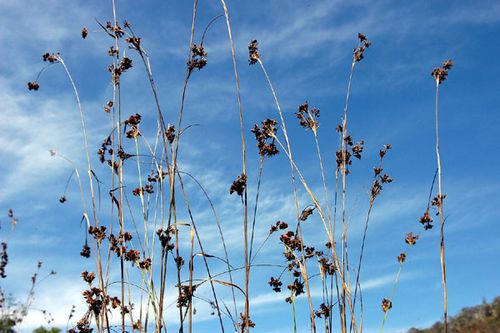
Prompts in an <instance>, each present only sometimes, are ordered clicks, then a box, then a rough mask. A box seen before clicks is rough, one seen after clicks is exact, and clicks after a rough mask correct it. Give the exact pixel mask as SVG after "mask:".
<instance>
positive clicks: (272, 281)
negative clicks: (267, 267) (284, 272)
mask: <svg viewBox="0 0 500 333" xmlns="http://www.w3.org/2000/svg"><path fill="white" fill-rule="evenodd" d="M268 284H269V285H270V286H271V287H272V288H273V290H274V291H275V292H277V293H279V292H280V291H281V286H282V285H283V283H281V281H280V279H279V278H277V279H275V278H273V277H271V279H270V280H269V282H268Z"/></svg>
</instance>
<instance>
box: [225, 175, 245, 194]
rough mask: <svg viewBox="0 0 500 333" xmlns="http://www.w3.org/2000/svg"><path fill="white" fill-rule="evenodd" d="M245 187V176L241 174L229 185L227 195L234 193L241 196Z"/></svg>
mask: <svg viewBox="0 0 500 333" xmlns="http://www.w3.org/2000/svg"><path fill="white" fill-rule="evenodd" d="M246 187H247V176H246V175H245V174H243V173H242V174H241V175H239V176H238V177H237V178H236V180H235V181H234V182H233V184H232V185H231V188H230V189H229V194H233V193H234V192H236V193H237V194H238V195H239V196H242V195H243V192H245V189H246Z"/></svg>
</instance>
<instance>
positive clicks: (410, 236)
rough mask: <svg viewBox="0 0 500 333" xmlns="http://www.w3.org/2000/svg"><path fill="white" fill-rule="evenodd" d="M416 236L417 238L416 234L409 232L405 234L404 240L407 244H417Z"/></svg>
mask: <svg viewBox="0 0 500 333" xmlns="http://www.w3.org/2000/svg"><path fill="white" fill-rule="evenodd" d="M418 238H419V236H418V235H413V233H412V232H409V233H407V234H406V238H405V242H406V244H408V245H415V244H417V240H418Z"/></svg>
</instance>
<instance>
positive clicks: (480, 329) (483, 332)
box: [408, 296, 500, 333]
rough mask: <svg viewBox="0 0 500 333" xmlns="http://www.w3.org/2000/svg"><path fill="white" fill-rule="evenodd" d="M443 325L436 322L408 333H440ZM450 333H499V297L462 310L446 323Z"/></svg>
mask: <svg viewBox="0 0 500 333" xmlns="http://www.w3.org/2000/svg"><path fill="white" fill-rule="evenodd" d="M443 326H444V324H443V323H442V322H437V323H435V324H434V325H432V327H430V328H426V329H417V328H412V329H410V330H409V331H408V333H438V332H439V333H440V332H443ZM448 332H450V333H496V332H500V296H499V297H496V298H495V299H494V300H493V301H492V302H491V303H486V302H484V303H483V304H481V305H477V306H473V307H470V308H464V309H462V311H460V313H459V314H458V315H457V316H455V317H451V318H450V319H449V321H448Z"/></svg>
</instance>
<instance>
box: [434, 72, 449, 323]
mask: <svg viewBox="0 0 500 333" xmlns="http://www.w3.org/2000/svg"><path fill="white" fill-rule="evenodd" d="M439 84H440V80H439V79H436V157H437V169H438V171H437V174H438V209H439V221H440V226H441V228H440V236H441V237H440V238H441V241H440V251H439V258H440V261H441V281H442V284H443V317H444V318H443V321H444V333H447V332H448V295H447V288H446V261H445V248H444V222H445V219H444V212H443V205H444V200H443V199H444V198H443V186H442V180H441V153H440V150H439Z"/></svg>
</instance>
